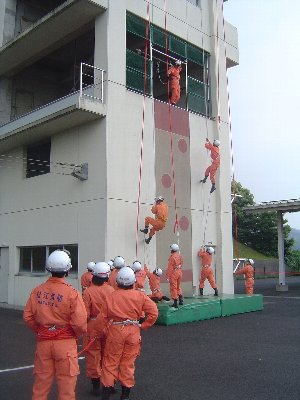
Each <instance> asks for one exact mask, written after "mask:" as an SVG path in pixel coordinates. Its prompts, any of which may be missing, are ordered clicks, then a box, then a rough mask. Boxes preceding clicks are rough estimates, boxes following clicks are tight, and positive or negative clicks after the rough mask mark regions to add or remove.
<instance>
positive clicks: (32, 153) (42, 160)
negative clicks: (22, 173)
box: [26, 140, 51, 178]
mask: <svg viewBox="0 0 300 400" xmlns="http://www.w3.org/2000/svg"><path fill="white" fill-rule="evenodd" d="M26 150H27V155H26V157H27V165H26V178H32V177H33V176H38V175H43V174H48V173H49V172H50V151H51V141H50V140H47V141H46V142H43V143H39V144H33V145H30V146H27V149H26Z"/></svg>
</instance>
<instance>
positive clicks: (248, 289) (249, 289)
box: [245, 278, 254, 294]
mask: <svg viewBox="0 0 300 400" xmlns="http://www.w3.org/2000/svg"><path fill="white" fill-rule="evenodd" d="M253 286H254V279H253V278H249V279H247V278H246V279H245V287H246V294H253Z"/></svg>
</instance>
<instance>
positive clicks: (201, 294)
mask: <svg viewBox="0 0 300 400" xmlns="http://www.w3.org/2000/svg"><path fill="white" fill-rule="evenodd" d="M200 296H203V288H200Z"/></svg>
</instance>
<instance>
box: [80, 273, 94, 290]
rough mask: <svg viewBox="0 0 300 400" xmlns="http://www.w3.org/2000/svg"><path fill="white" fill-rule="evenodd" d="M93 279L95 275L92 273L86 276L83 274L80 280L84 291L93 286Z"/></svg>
mask: <svg viewBox="0 0 300 400" xmlns="http://www.w3.org/2000/svg"><path fill="white" fill-rule="evenodd" d="M92 278H93V275H92V273H91V272H90V271H87V272H85V273H84V274H82V276H81V279H80V283H81V287H82V290H85V289H86V288H88V287H89V286H91V283H92Z"/></svg>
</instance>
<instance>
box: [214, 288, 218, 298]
mask: <svg viewBox="0 0 300 400" xmlns="http://www.w3.org/2000/svg"><path fill="white" fill-rule="evenodd" d="M214 291H215V294H214V296H219V292H218V289H217V288H216V289H214Z"/></svg>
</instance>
